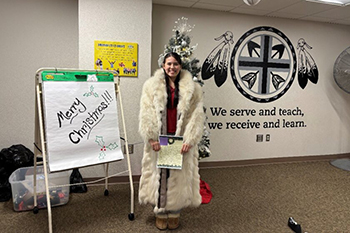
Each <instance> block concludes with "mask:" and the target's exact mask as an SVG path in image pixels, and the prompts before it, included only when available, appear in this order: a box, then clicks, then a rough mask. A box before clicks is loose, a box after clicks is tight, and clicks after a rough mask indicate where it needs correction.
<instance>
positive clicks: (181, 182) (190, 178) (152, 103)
mask: <svg viewBox="0 0 350 233" xmlns="http://www.w3.org/2000/svg"><path fill="white" fill-rule="evenodd" d="M165 86H166V82H165V75H164V72H163V69H159V70H157V71H156V72H155V74H154V76H153V77H151V78H150V79H148V80H147V81H146V82H145V84H144V86H143V90H142V95H141V104H140V105H141V106H140V115H139V120H140V125H139V132H140V134H141V136H142V138H143V140H144V144H145V146H144V155H143V159H142V171H141V179H140V187H139V202H140V203H141V204H147V203H150V204H152V205H154V206H155V208H154V212H155V213H159V212H164V211H176V210H180V209H182V208H184V207H187V206H199V205H200V204H201V200H202V198H201V195H200V192H199V190H200V187H199V181H200V180H199V173H198V146H197V144H198V143H199V141H200V139H201V137H202V133H203V122H204V113H203V102H202V90H201V87H200V85H199V84H198V83H195V82H194V81H193V80H192V75H191V73H190V72H188V71H186V70H181V74H180V81H179V103H178V106H177V113H178V121H177V127H176V135H178V136H180V135H181V136H183V138H184V143H187V144H190V145H192V147H191V149H190V151H189V152H187V153H185V154H184V155H183V167H182V170H174V169H171V170H170V176H169V178H168V186H167V201H166V206H165V208H158V206H157V204H158V197H159V192H158V189H159V179H160V169H157V168H156V162H157V152H155V151H154V150H153V149H152V147H151V145H150V143H149V142H148V141H149V140H150V139H153V140H158V136H159V134H160V131H161V127H162V113H163V112H164V111H166V105H167V93H166V87H165ZM163 120H164V119H163Z"/></svg>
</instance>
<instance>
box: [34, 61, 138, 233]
mask: <svg viewBox="0 0 350 233" xmlns="http://www.w3.org/2000/svg"><path fill="white" fill-rule="evenodd" d="M43 71H50V72H51V73H53V74H54V73H64V72H75V73H79V72H83V73H84V74H86V73H94V74H96V75H101V73H104V75H111V76H113V79H114V86H115V96H116V98H117V99H119V104H120V113H121V117H122V124H123V131H124V139H125V149H126V159H127V164H128V171H129V182H130V196H131V198H130V213H129V214H128V218H129V220H134V217H135V216H134V188H133V179H132V173H131V165H130V157H129V149H128V139H127V134H126V127H125V119H124V112H123V105H122V98H121V93H120V88H119V77H116V76H115V74H114V73H113V72H111V71H107V70H106V71H96V70H72V69H55V68H54V69H52V68H42V69H39V70H38V71H37V72H36V81H35V88H36V89H35V93H36V95H35V99H36V101H35V133H34V138H35V145H37V146H38V147H39V148H41V151H40V150H39V149H38V148H34V177H33V179H34V183H33V186H34V187H33V189H34V209H33V212H34V213H38V210H39V209H38V207H37V193H36V171H37V164H39V163H38V162H37V157H38V155H39V156H40V157H42V159H43V162H42V164H43V168H44V176H45V193H46V200H47V211H48V226H49V232H50V233H52V214H51V202H50V192H49V181H48V168H47V166H48V163H47V157H46V156H47V142H46V138H45V128H44V124H45V117H44V113H43V101H42V97H43V92H42V77H41V76H42V75H41V74H42V72H43ZM118 94H119V96H118ZM118 97H119V98H118ZM108 166H109V163H105V192H104V194H105V196H107V195H108Z"/></svg>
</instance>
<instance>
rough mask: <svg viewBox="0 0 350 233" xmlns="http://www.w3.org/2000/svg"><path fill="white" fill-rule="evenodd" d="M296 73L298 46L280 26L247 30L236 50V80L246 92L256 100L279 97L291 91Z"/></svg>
mask: <svg viewBox="0 0 350 233" xmlns="http://www.w3.org/2000/svg"><path fill="white" fill-rule="evenodd" d="M295 73H296V55H295V51H294V47H293V45H292V44H291V42H290V41H289V39H288V38H287V37H286V36H285V35H284V34H283V33H282V32H281V31H279V30H277V29H276V28H272V27H257V28H254V29H252V30H250V31H248V32H246V33H245V34H244V35H243V36H242V37H241V38H240V39H239V40H238V42H237V44H236V45H235V47H234V49H233V52H232V57H231V75H232V79H233V82H234V84H235V85H236V87H237V89H238V90H239V91H240V92H241V93H242V95H244V96H245V97H246V98H248V99H250V100H252V101H255V102H260V103H267V102H272V101H274V100H277V99H278V98H280V97H281V96H283V95H284V94H285V93H286V92H287V91H288V89H289V88H290V86H291V85H292V83H293V81H294V77H295Z"/></svg>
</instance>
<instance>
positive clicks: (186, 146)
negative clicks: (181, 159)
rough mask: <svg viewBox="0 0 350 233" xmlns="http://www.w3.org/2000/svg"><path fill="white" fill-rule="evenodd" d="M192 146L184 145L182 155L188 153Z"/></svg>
mask: <svg viewBox="0 0 350 233" xmlns="http://www.w3.org/2000/svg"><path fill="white" fill-rule="evenodd" d="M191 147H192V146H191V145H190V144H186V143H184V144H182V147H181V154H184V153H187V152H188V151H189V150H190V149H191Z"/></svg>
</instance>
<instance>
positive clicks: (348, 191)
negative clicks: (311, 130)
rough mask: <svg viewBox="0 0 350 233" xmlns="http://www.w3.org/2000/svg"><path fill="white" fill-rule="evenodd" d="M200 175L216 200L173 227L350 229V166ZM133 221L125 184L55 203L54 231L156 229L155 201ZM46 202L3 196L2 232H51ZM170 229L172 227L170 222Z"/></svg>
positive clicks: (284, 232)
mask: <svg viewBox="0 0 350 233" xmlns="http://www.w3.org/2000/svg"><path fill="white" fill-rule="evenodd" d="M200 173H201V178H202V179H203V180H204V181H206V182H207V183H208V184H209V185H210V187H211V189H212V192H213V195H214V196H213V199H212V201H211V203H209V204H205V205H202V206H200V207H199V208H197V209H193V208H192V209H191V208H189V209H185V210H183V211H182V214H181V226H180V228H179V229H177V230H173V232H233V233H265V232H266V233H293V232H292V231H291V230H290V229H289V227H288V226H287V221H288V218H289V217H291V216H292V217H293V218H294V219H295V220H296V221H297V222H298V223H300V224H301V226H302V229H303V232H305V231H307V232H308V233H322V232H325V233H333V232H334V233H335V232H337V233H339V232H350V188H349V178H350V177H349V172H347V171H344V170H342V169H338V168H337V167H334V166H332V165H331V164H330V163H329V162H327V161H326V162H325V161H323V162H303V163H285V164H270V165H259V166H245V167H233V168H217V169H202V170H201V171H200ZM134 186H135V191H136V197H135V220H134V221H129V219H128V217H127V215H128V214H129V212H130V204H129V203H130V194H129V185H128V184H118V185H111V186H110V188H109V193H110V194H109V196H108V197H105V196H104V195H103V193H104V188H103V186H97V187H96V186H94V187H91V186H90V187H89V188H88V189H89V190H88V192H87V193H84V194H78V193H73V194H71V195H70V200H69V202H68V203H67V204H66V205H64V206H60V207H55V208H53V209H52V215H53V231H54V232H159V231H158V230H157V229H156V228H155V226H154V216H153V214H152V209H151V207H150V206H140V205H139V204H138V202H137V189H138V185H137V184H135V185H134ZM47 226H48V223H47V210H40V211H39V213H38V214H37V215H34V214H33V213H32V212H31V211H27V212H14V211H13V206H12V202H11V201H9V202H2V203H0V231H1V232H10V233H12V232H16V233H17V232H36V233H40V232H47V230H48V227H47ZM168 231H169V230H168Z"/></svg>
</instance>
